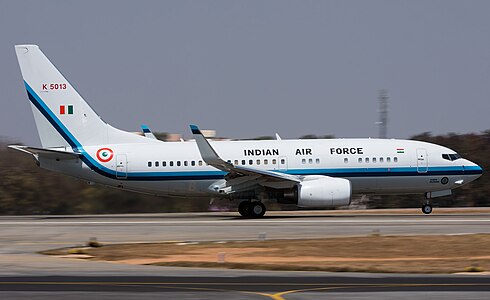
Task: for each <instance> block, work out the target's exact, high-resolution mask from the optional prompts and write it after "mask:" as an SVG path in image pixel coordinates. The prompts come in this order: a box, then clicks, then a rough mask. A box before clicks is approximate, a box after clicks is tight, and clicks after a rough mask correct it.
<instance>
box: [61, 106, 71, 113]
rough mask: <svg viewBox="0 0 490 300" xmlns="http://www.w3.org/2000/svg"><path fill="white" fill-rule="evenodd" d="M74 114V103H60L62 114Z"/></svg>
mask: <svg viewBox="0 0 490 300" xmlns="http://www.w3.org/2000/svg"><path fill="white" fill-rule="evenodd" d="M66 114H68V115H73V105H60V115H66Z"/></svg>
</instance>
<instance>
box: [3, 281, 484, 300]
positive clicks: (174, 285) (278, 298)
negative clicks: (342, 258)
mask: <svg viewBox="0 0 490 300" xmlns="http://www.w3.org/2000/svg"><path fill="white" fill-rule="evenodd" d="M9 284H11V285H81V286H86V285H97V286H124V287H134V286H150V285H153V287H154V288H159V289H180V290H194V291H209V292H234V293H243V294H250V295H258V296H263V297H267V298H270V299H274V300H286V299H285V298H284V296H286V295H289V294H293V293H304V292H315V291H328V290H338V289H349V288H369V289H370V288H393V287H438V286H439V287H441V286H459V287H464V286H466V287H469V286H490V283H435V284H433V283H420V284H419V283H414V284H412V283H406V284H370V283H360V284H349V283H345V284H335V285H333V286H325V285H328V284H326V283H323V284H322V283H303V284H302V283H263V282H255V283H251V282H236V283H233V282H226V283H222V282H202V283H200V282H197V283H196V282H91V281H90V282H42V281H32V282H28V281H13V282H0V285H9ZM186 285H195V286H199V285H213V286H216V285H224V286H227V285H229V286H233V285H235V286H294V285H297V286H312V287H311V288H305V289H295V290H286V291H282V292H278V293H265V292H253V291H242V290H233V289H226V288H212V287H192V286H186ZM313 286H317V287H313Z"/></svg>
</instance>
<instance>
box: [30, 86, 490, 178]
mask: <svg viewBox="0 0 490 300" xmlns="http://www.w3.org/2000/svg"><path fill="white" fill-rule="evenodd" d="M24 84H25V86H26V90H27V94H28V97H29V100H30V101H31V103H32V104H33V105H34V106H35V107H36V108H37V109H38V110H39V111H40V112H41V113H42V114H43V116H44V117H45V118H46V119H47V120H48V121H49V123H50V124H51V125H52V126H53V127H54V128H55V129H56V131H57V132H58V133H59V134H60V135H61V136H62V137H63V139H65V140H66V142H67V143H68V144H69V145H70V146H71V147H72V149H73V151H74V152H76V153H80V154H81V156H80V157H81V160H82V161H83V162H84V163H85V164H86V165H87V166H88V167H89V168H90V169H92V170H93V171H95V172H97V173H98V174H100V175H103V176H105V177H109V178H112V179H117V178H116V171H114V170H111V169H109V168H106V167H104V166H103V165H101V164H100V163H98V162H97V161H96V160H95V159H94V158H92V157H91V156H90V155H89V154H88V153H87V152H86V151H85V149H84V148H83V146H82V144H81V143H80V142H79V141H78V140H77V139H76V138H75V137H74V136H73V135H72V134H71V133H70V131H69V130H68V128H66V126H65V125H63V123H62V122H61V121H60V120H59V119H58V117H56V115H55V114H54V113H53V112H52V111H51V110H50V109H49V107H48V106H47V105H46V104H45V103H44V102H43V101H42V99H41V98H40V97H39V96H38V95H37V94H36V92H34V90H33V89H32V88H31V87H30V86H29V84H28V83H27V82H25V81H24ZM193 130H195V131H197V130H199V129H198V128H197V126H196V128H193ZM283 173H287V174H291V175H325V176H332V177H387V176H389V177H392V176H442V175H473V174H482V169H481V168H480V167H479V166H473V167H465V168H464V169H463V168H462V167H461V166H450V167H429V168H428V170H427V172H425V173H418V172H417V168H416V167H394V168H341V169H291V170H288V171H285V172H283ZM225 174H226V173H225V172H222V171H183V172H128V173H127V178H126V179H125V180H135V181H168V180H211V179H216V180H218V179H223V178H224V176H225ZM119 179H120V178H119Z"/></svg>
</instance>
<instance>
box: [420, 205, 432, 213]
mask: <svg viewBox="0 0 490 300" xmlns="http://www.w3.org/2000/svg"><path fill="white" fill-rule="evenodd" d="M422 212H423V213H424V214H426V215H428V214H430V213H431V212H432V205H430V203H426V204H424V205H422Z"/></svg>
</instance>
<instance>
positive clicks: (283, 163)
mask: <svg viewBox="0 0 490 300" xmlns="http://www.w3.org/2000/svg"><path fill="white" fill-rule="evenodd" d="M277 163H278V168H279V171H287V170H288V158H287V157H286V156H280V157H279V159H278V160H277Z"/></svg>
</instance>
